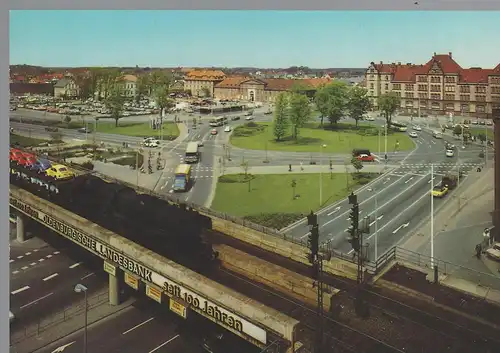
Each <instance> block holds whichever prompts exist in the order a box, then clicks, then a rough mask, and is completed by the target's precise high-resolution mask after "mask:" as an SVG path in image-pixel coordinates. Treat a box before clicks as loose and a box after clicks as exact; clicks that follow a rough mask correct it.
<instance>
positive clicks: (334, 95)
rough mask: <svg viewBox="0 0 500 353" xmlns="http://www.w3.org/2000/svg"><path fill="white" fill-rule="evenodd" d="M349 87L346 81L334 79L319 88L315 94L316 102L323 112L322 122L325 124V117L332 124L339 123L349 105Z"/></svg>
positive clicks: (319, 109)
mask: <svg viewBox="0 0 500 353" xmlns="http://www.w3.org/2000/svg"><path fill="white" fill-rule="evenodd" d="M348 88H349V87H348V86H347V84H346V83H344V82H341V81H333V82H332V83H329V84H327V85H324V86H321V87H320V88H319V89H318V91H317V92H316V94H315V96H314V102H315V103H316V108H317V109H318V111H319V112H320V113H321V124H323V118H325V117H326V118H328V120H329V121H330V123H331V124H332V125H333V124H337V123H338V122H339V120H340V119H342V117H343V116H344V112H345V109H346V105H347V97H348Z"/></svg>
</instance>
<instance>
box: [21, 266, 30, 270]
mask: <svg viewBox="0 0 500 353" xmlns="http://www.w3.org/2000/svg"><path fill="white" fill-rule="evenodd" d="M28 268H29V267H28V266H23V267H21V270H27V269H28Z"/></svg>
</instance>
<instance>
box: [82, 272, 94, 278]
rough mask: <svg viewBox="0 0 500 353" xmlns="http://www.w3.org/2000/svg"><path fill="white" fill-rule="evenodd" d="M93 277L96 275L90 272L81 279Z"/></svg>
mask: <svg viewBox="0 0 500 353" xmlns="http://www.w3.org/2000/svg"><path fill="white" fill-rule="evenodd" d="M93 275H94V272H90V273H89V274H86V275H85V276H83V277H81V278H80V279H85V278H89V277H90V276H93Z"/></svg>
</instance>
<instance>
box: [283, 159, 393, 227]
mask: <svg viewBox="0 0 500 353" xmlns="http://www.w3.org/2000/svg"><path fill="white" fill-rule="evenodd" d="M392 172H393V169H389V170H387V171H386V172H385V173H382V174H380V175H379V176H378V177H376V178H375V179H373V180H372V181H370V182H369V183H368V184H365V185H363V186H362V187H360V188H359V189H357V190H356V192H357V193H359V192H361V191H363V190H365V189H367V188H369V187H370V186H371V185H372V184H375V183H376V182H378V181H380V179H382V178H384V177H385V176H386V175H389V174H391V173H392ZM342 201H344V200H343V199H342V200H339V201H337V202H335V203H332V204H330V205H328V206H325V207H323V208H322V209H320V210H318V211H317V212H316V214H317V215H320V214H323V213H325V212H327V211H328V210H329V209H330V208H332V207H335V206H336V205H338V204H339V203H341V202H342ZM306 220H307V218H305V217H304V218H301V219H299V220H298V221H295V222H293V223H292V224H289V225H287V226H286V227H283V228H281V229H279V230H278V232H280V233H282V234H284V233H286V232H288V231H290V230H292V229H293V228H295V227H297V226H298V225H300V224H302V223H304V222H306Z"/></svg>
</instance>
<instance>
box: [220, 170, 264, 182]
mask: <svg viewBox="0 0 500 353" xmlns="http://www.w3.org/2000/svg"><path fill="white" fill-rule="evenodd" d="M254 178H255V177H254V176H253V175H252V174H247V175H245V174H244V173H239V174H228V175H222V176H220V177H219V180H218V181H219V182H220V183H228V184H230V183H246V182H247V181H248V179H254Z"/></svg>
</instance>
